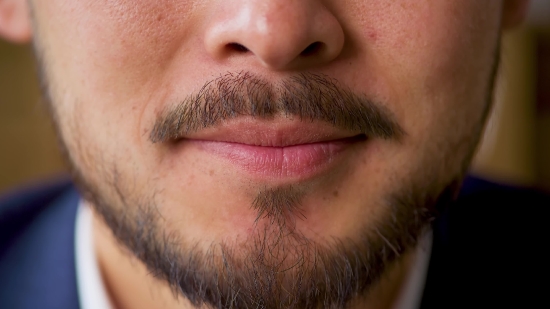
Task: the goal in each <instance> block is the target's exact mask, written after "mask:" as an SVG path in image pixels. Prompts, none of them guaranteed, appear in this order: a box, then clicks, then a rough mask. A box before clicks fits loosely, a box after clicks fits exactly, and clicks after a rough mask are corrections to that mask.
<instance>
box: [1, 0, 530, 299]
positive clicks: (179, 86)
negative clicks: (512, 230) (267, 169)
mask: <svg viewBox="0 0 550 309" xmlns="http://www.w3.org/2000/svg"><path fill="white" fill-rule="evenodd" d="M29 6H30V8H32V10H30V9H29ZM525 6H526V1H519V0H518V1H512V0H508V1H497V0H492V1H478V0H460V1H436V0H426V1H415V0H397V1H385V0H373V1H360V0H357V1H338V0H334V1H332V0H325V1H316V0H305V1H291V0H273V1H267V0H261V1H257V0H236V1H217V2H212V1H193V0H185V1H175V0H166V1H152V0H132V1H130V0H128V1H126V0H118V1H112V0H100V1H97V0H96V1H91V0H83V1H70V0H50V1H30V2H29V3H27V2H26V1H23V0H0V34H1V35H2V36H3V37H5V38H8V39H11V40H14V41H20V42H24V41H26V40H29V39H30V38H31V37H33V38H34V44H35V46H36V49H37V53H38V55H40V58H41V59H40V63H41V64H42V69H43V75H44V76H43V81H45V82H46V86H45V89H47V95H48V96H49V98H50V101H51V102H52V103H51V104H52V106H51V107H52V111H53V115H54V116H55V119H56V125H57V127H58V130H59V134H60V137H61V139H62V140H63V142H64V144H65V145H66V148H67V151H68V154H69V157H70V160H71V161H72V163H73V164H74V166H75V167H76V168H77V170H79V171H80V173H82V174H83V175H84V177H85V178H86V181H87V182H88V183H92V184H94V186H95V187H96V190H97V192H99V194H100V195H101V196H102V198H103V199H104V200H106V201H108V202H109V204H110V205H111V206H112V207H113V209H116V210H118V211H121V210H123V209H122V208H123V207H124V205H125V204H124V203H123V202H122V199H121V195H120V194H118V193H117V192H116V191H117V190H119V191H120V192H122V195H123V196H125V197H128V198H129V199H131V200H138V199H139V198H147V199H152V200H154V201H155V202H156V203H157V205H158V206H159V207H158V211H159V212H160V214H161V216H162V218H163V220H164V221H163V229H164V231H166V232H168V233H177V234H178V235H180V236H181V237H180V239H181V241H182V245H184V244H188V243H197V244H198V248H199V249H200V250H207V249H208V246H209V245H210V244H212V243H217V242H226V243H230V244H233V245H235V246H237V247H238V246H239V245H241V244H243V242H246V239H248V237H249V236H250V235H251V234H253V232H254V227H255V225H254V219H255V216H256V215H257V214H256V213H255V212H254V211H253V210H251V209H250V204H251V200H252V199H253V197H254V195H255V194H256V193H257V192H258V190H260V189H261V188H263V187H265V186H273V187H276V186H280V185H288V184H293V185H298V186H300V185H301V184H303V183H305V182H306V181H304V180H302V179H298V178H292V177H291V178H282V179H280V178H277V179H271V178H270V179H264V178H262V179H258V178H255V177H252V176H250V175H248V174H246V173H242V172H240V171H239V170H238V169H235V168H233V167H231V166H230V167H228V166H227V165H226V163H224V162H221V161H219V160H217V159H216V158H213V157H211V156H210V155H209V154H205V153H204V152H203V151H201V150H200V149H198V148H194V147H188V148H186V149H183V150H181V151H179V152H173V151H171V150H170V148H169V147H168V146H167V145H165V144H162V143H160V144H158V143H157V144H154V143H151V142H150V140H149V133H150V131H151V128H152V125H153V124H154V121H155V119H156V117H157V116H158V113H159V112H161V111H162V110H164V109H166V108H169V107H170V106H172V105H174V104H175V103H176V102H179V101H181V99H182V98H184V97H185V96H187V95H189V94H191V93H196V92H197V91H198V90H199V89H200V88H201V87H202V86H203V85H204V83H205V82H208V81H210V80H212V79H215V78H216V77H218V76H220V75H223V74H226V73H227V72H243V71H244V72H251V73H253V74H256V75H258V76H261V77H262V78H263V79H265V80H266V81H268V82H272V83H277V82H278V81H280V80H282V79H284V78H288V77H291V76H293V75H295V74H298V73H303V72H307V73H315V74H322V75H324V76H328V77H330V78H332V79H334V80H336V81H337V82H338V84H339V85H343V86H345V87H346V88H348V89H350V90H351V91H353V92H355V93H361V94H364V95H366V96H368V97H371V98H375V99H376V100H377V101H378V102H381V103H380V104H382V105H383V106H384V107H385V108H386V109H387V110H389V111H390V112H391V113H392V115H393V116H394V117H395V119H396V121H397V123H399V125H400V126H401V127H402V128H403V129H404V131H405V132H406V135H405V136H404V137H403V138H402V139H401V140H400V141H396V140H383V139H372V140H370V141H369V142H368V143H365V144H361V145H358V146H357V147H355V148H354V149H353V151H351V153H350V154H347V157H346V160H344V163H343V164H341V165H339V166H338V167H335V168H332V169H331V171H330V172H327V173H323V174H321V175H318V176H316V177H315V179H313V180H307V184H308V185H307V190H306V193H305V194H304V197H303V200H302V202H301V211H302V212H303V214H304V216H305V217H306V218H307V219H306V220H297V221H296V227H295V228H296V229H297V230H298V231H300V233H301V234H303V235H304V236H305V237H307V238H308V239H311V240H314V241H316V242H320V243H323V242H327V241H328V239H331V238H334V237H336V238H341V239H344V238H351V239H354V237H355V236H356V235H357V234H358V231H359V230H360V229H361V228H362V227H364V226H371V225H373V224H374V223H373V222H375V221H376V220H377V219H381V218H384V214H385V212H386V211H387V210H386V209H385V208H384V202H383V201H384V199H385V198H386V197H387V195H388V194H389V193H390V192H393V191H395V190H398V189H399V188H401V187H403V186H404V184H408V183H417V184H418V185H419V186H420V187H422V186H423V185H424V184H425V185H426V186H428V185H429V186H430V188H431V190H434V191H435V192H440V191H442V190H443V189H444V188H445V186H446V185H447V184H449V183H450V182H452V181H453V180H455V179H456V178H461V177H462V176H463V172H464V169H465V167H466V166H467V163H468V162H469V160H470V158H471V156H472V153H473V151H474V149H475V146H476V144H477V142H478V140H479V136H480V134H481V131H482V128H483V125H484V121H485V116H486V111H487V110H488V106H489V105H490V102H489V99H488V98H490V93H491V91H492V84H491V80H492V76H493V73H494V67H495V64H496V54H497V53H496V51H497V50H498V47H499V38H500V35H501V32H502V31H503V30H504V29H506V28H509V27H512V26H514V25H516V24H517V23H519V22H520V21H521V19H522V17H523V14H524V12H525ZM29 11H32V14H30V13H29ZM31 29H32V31H31ZM31 33H32V35H31ZM314 42H321V43H323V44H324V48H322V49H319V50H316V51H314V52H313V53H310V54H307V55H305V56H304V55H303V54H301V53H302V51H304V49H306V48H307V47H308V46H309V45H310V44H312V43H314ZM232 43H238V44H240V45H241V46H244V47H245V48H246V50H245V51H243V50H241V49H239V48H235V45H234V44H232ZM271 121H272V122H271V124H272V125H274V126H277V125H284V124H285V123H286V122H287V121H291V120H288V119H283V118H281V117H279V118H275V119H273V120H271ZM106 171H107V172H106ZM113 183H117V184H118V187H117V189H115V188H114V186H113ZM181 201H185V202H184V203H182V202H181ZM219 205H223V207H218V206H219ZM91 207H92V208H93V207H94V206H93V205H91ZM124 210H126V211H129V212H130V213H132V211H133V209H124ZM94 216H95V219H94V222H95V223H94V229H95V230H94V231H95V235H96V247H97V252H98V258H99V261H100V265H101V268H102V271H103V275H104V279H105V282H106V284H107V286H108V288H109V291H110V294H111V297H112V300H113V302H114V303H115V304H116V305H117V308H154V307H158V308H187V307H189V306H190V304H189V303H188V302H187V301H186V300H185V299H183V298H181V297H174V295H173V294H172V293H171V292H170V289H169V288H168V287H167V286H166V285H165V284H164V283H163V282H162V281H159V280H157V279H154V278H152V277H151V276H149V274H148V272H147V270H146V269H145V267H144V265H143V264H142V263H141V262H140V261H139V260H137V259H135V258H134V257H132V256H131V255H129V254H126V253H125V251H124V249H121V247H122V246H120V245H119V244H118V243H117V240H116V239H115V238H114V237H113V235H112V233H111V231H110V229H109V228H108V227H107V226H106V224H105V223H104V222H103V220H101V219H100V218H99V216H98V215H97V214H95V215H94ZM412 260H413V258H412V257H411V254H409V253H408V252H407V253H405V254H404V255H402V257H401V258H400V259H399V260H398V261H397V262H396V263H394V265H392V266H391V267H389V268H388V269H387V273H386V275H385V276H384V277H383V279H381V280H380V281H379V282H378V283H377V284H376V285H375V286H374V287H373V288H372V289H371V292H370V293H369V294H368V295H367V296H365V297H360V298H357V299H356V300H354V302H353V303H352V305H354V306H355V305H356V306H357V307H360V308H387V307H389V306H390V305H391V303H392V300H393V298H394V297H395V295H396V293H397V291H398V290H399V287H400V286H401V284H402V281H403V278H404V277H405V275H406V273H407V271H408V267H409V265H411V262H412Z"/></svg>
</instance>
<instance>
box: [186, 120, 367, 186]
mask: <svg viewBox="0 0 550 309" xmlns="http://www.w3.org/2000/svg"><path fill="white" fill-rule="evenodd" d="M366 141H367V136H366V135H365V134H361V133H360V132H349V131H343V130H338V129H335V128H334V127H333V126H330V125H328V124H326V123H317V122H312V121H305V122H304V121H294V120H292V119H285V120H280V121H275V120H273V121H269V122H266V121H257V120H253V119H239V120H235V121H231V122H228V123H225V124H223V125H222V126H218V127H216V128H209V129H206V130H203V131H201V132H197V133H194V134H191V135H189V136H185V137H182V138H180V139H178V140H177V141H176V143H177V144H180V145H185V146H186V147H185V148H186V149H190V148H189V146H191V147H193V148H196V149H198V150H200V151H202V152H204V153H205V154H207V155H211V156H213V157H215V158H217V159H219V160H221V161H222V162H223V163H224V164H227V165H228V167H230V168H234V169H237V170H238V172H242V173H246V174H248V175H249V176H252V177H255V178H262V179H266V178H267V179H289V178H292V179H306V178H309V177H312V176H314V175H316V174H319V173H321V172H323V171H326V170H328V169H330V167H331V166H334V165H335V163H336V162H337V161H341V160H340V159H341V158H343V157H344V154H345V153H348V152H350V150H351V149H352V148H354V147H355V146H357V145H358V144H363V143H365V142H366Z"/></svg>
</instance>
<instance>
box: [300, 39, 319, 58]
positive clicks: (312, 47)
mask: <svg viewBox="0 0 550 309" xmlns="http://www.w3.org/2000/svg"><path fill="white" fill-rule="evenodd" d="M321 48H323V43H321V42H313V43H311V44H309V46H308V47H306V49H304V50H303V51H302V52H301V53H300V56H311V55H313V54H316V53H318V52H319V50H321Z"/></svg>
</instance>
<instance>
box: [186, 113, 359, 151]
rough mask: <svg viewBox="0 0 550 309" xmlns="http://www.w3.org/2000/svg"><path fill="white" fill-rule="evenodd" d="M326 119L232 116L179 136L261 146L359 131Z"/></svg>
mask: <svg viewBox="0 0 550 309" xmlns="http://www.w3.org/2000/svg"><path fill="white" fill-rule="evenodd" d="M360 134H361V132H350V131H346V130H341V129H338V128H335V127H334V126H331V125H330V124H328V123H326V122H320V121H311V120H303V121H301V120H294V119H286V118H285V119H273V120H257V119H253V118H248V117H244V118H243V117H240V118H238V119H233V120H230V121H227V122H224V123H223V124H220V125H217V126H215V127H210V128H206V129H203V130H200V131H197V132H194V133H190V134H187V135H185V136H181V139H192V140H206V141H214V142H225V143H238V144H245V145H251V146H263V147H290V146H296V145H303V144H312V143H322V142H330V141H336V140H341V139H345V138H350V137H354V136H357V135H360Z"/></svg>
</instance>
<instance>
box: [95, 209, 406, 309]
mask: <svg viewBox="0 0 550 309" xmlns="http://www.w3.org/2000/svg"><path fill="white" fill-rule="evenodd" d="M93 229H94V231H93V233H94V246H95V252H96V255H97V259H98V262H99V266H100V270H101V273H102V277H103V281H104V284H105V285H106V287H107V290H108V292H109V296H110V298H111V302H112V304H113V305H114V307H115V308H114V309H130V308H132V309H142V308H143V309H145V308H147V309H151V308H167V309H176V308H177V309H187V308H189V309H191V308H195V307H194V306H193V305H192V304H191V303H190V302H189V301H187V299H185V298H184V297H183V296H181V295H175V294H174V293H173V292H172V290H171V289H170V288H169V287H168V285H167V284H166V283H165V282H163V281H161V280H159V279H157V278H155V277H153V276H152V275H151V274H150V272H149V271H148V270H147V268H146V267H145V265H144V264H143V263H142V262H141V261H139V260H138V259H137V258H135V257H134V256H133V255H131V253H130V252H128V251H126V250H125V249H123V248H122V246H121V245H120V244H119V243H118V242H117V241H116V239H115V238H114V236H113V235H112V233H111V230H110V229H109V228H108V227H107V226H106V225H105V224H104V222H103V220H101V218H100V217H99V215H98V214H96V213H95V212H94V213H93ZM414 253H415V250H410V252H409V253H407V254H405V255H403V256H402V257H401V258H400V260H399V261H398V262H397V263H394V264H393V265H391V267H389V269H388V270H387V271H386V272H385V273H384V274H383V275H382V277H381V278H380V280H379V281H378V282H377V283H376V284H375V285H374V286H372V287H371V289H370V290H369V293H367V295H366V296H363V297H358V298H357V299H355V300H354V301H352V303H351V304H350V306H349V308H368V309H390V308H393V307H394V305H395V299H396V298H397V297H398V295H399V293H400V291H401V289H402V288H403V285H404V283H405V282H406V278H407V276H408V274H409V272H410V270H411V268H412V265H413V264H414V260H415V258H416V256H415V254H414Z"/></svg>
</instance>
